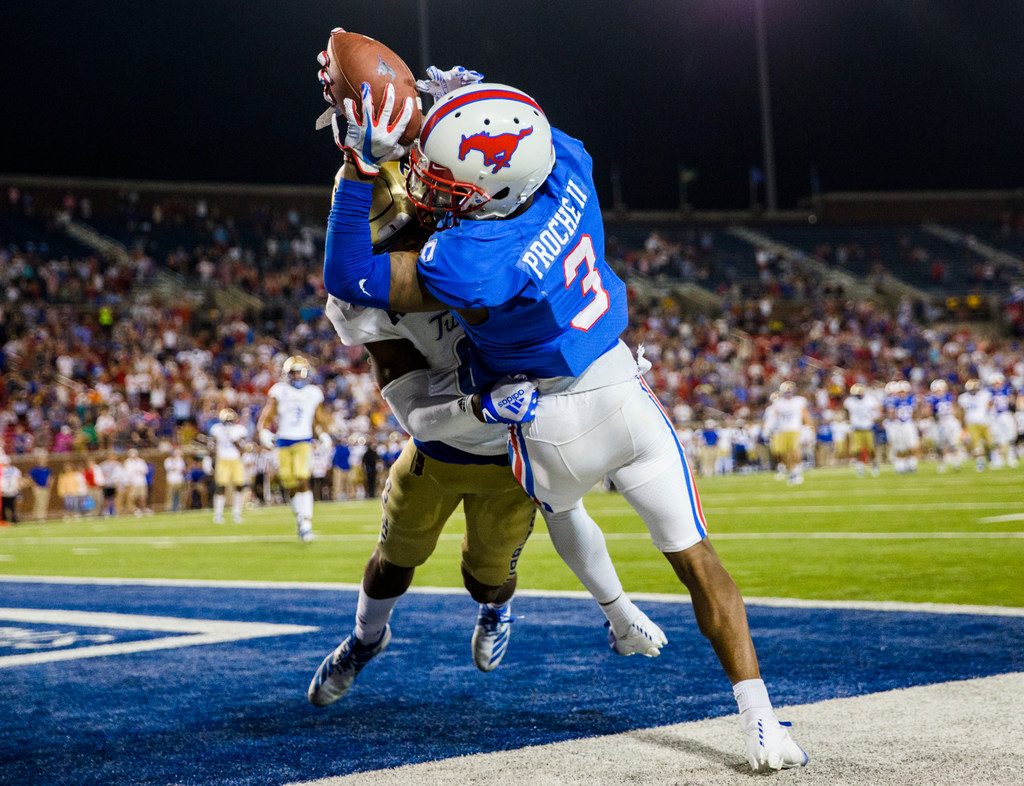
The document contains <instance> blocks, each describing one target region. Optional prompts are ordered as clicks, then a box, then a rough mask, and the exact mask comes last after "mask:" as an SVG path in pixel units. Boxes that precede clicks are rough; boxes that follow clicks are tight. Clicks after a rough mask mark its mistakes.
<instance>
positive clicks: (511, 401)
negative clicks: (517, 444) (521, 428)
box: [480, 376, 537, 423]
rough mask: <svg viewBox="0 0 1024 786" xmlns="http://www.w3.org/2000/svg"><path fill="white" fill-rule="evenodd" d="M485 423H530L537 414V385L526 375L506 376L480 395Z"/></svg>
mask: <svg viewBox="0 0 1024 786" xmlns="http://www.w3.org/2000/svg"><path fill="white" fill-rule="evenodd" d="M480 411H481V412H482V413H483V416H484V423H529V422H530V421H531V420H533V419H534V417H535V416H536V411H537V386H536V385H534V384H533V382H532V381H531V380H529V379H527V378H526V377H524V376H519V377H505V379H503V380H501V381H499V382H498V383H497V384H496V385H495V386H494V387H493V388H491V389H490V391H488V392H487V393H483V394H481V395H480Z"/></svg>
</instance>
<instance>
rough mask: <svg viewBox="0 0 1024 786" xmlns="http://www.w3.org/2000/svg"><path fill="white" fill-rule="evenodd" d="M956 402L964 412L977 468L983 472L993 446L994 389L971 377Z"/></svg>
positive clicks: (965, 425) (965, 424)
mask: <svg viewBox="0 0 1024 786" xmlns="http://www.w3.org/2000/svg"><path fill="white" fill-rule="evenodd" d="M956 403H957V406H959V407H960V411H961V412H963V418H964V428H966V429H967V438H968V439H969V440H970V441H971V453H972V454H973V455H974V461H975V469H977V470H978V472H983V471H984V469H985V457H986V455H987V453H988V451H989V449H990V448H991V447H992V426H991V424H992V421H991V413H990V409H991V407H992V391H991V390H989V389H988V388H983V387H982V386H981V383H980V382H979V381H978V380H977V379H969V380H967V382H966V383H965V384H964V392H963V393H961V394H960V395H959V396H957V399H956Z"/></svg>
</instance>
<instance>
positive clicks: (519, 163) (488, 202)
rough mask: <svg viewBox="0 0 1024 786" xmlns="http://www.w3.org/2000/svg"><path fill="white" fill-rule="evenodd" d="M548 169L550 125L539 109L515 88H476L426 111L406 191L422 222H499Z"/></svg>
mask: <svg viewBox="0 0 1024 786" xmlns="http://www.w3.org/2000/svg"><path fill="white" fill-rule="evenodd" d="M554 165H555V149H554V145H553V144H552V141H551V126H550V124H549V123H548V120H547V117H545V115H544V112H543V110H541V108H540V107H539V106H538V105H537V102H536V101H534V100H533V99H532V98H530V96H528V95H526V93H524V92H522V91H521V90H516V89H515V88H514V87H509V86H508V85H499V84H494V83H487V82H481V83H477V84H473V85H467V86H466V87H461V88H459V89H458V90H453V91H452V92H451V93H449V94H448V95H446V96H445V97H444V98H442V99H441V100H440V101H438V102H437V103H436V104H434V106H433V107H431V109H430V112H429V113H427V116H426V118H425V119H424V121H423V127H422V128H421V129H420V136H419V141H418V142H417V144H416V146H415V147H413V149H412V153H411V167H410V169H409V177H408V179H407V181H406V188H407V190H408V192H409V198H410V199H411V200H412V201H413V203H414V204H415V205H416V206H417V207H418V208H419V209H420V212H421V219H423V220H425V221H426V222H428V223H430V222H433V223H435V224H440V225H443V224H444V222H445V221H446V220H448V221H455V220H458V219H460V218H466V219H487V218H503V217H505V216H508V215H510V214H511V213H512V212H514V211H515V210H516V208H518V207H519V206H520V205H522V204H523V203H524V202H525V201H526V200H527V199H529V198H530V196H531V195H532V194H533V192H534V191H536V190H537V189H538V188H540V186H541V184H542V183H543V182H544V180H545V178H547V176H548V175H549V174H550V173H551V170H552V168H553V167H554Z"/></svg>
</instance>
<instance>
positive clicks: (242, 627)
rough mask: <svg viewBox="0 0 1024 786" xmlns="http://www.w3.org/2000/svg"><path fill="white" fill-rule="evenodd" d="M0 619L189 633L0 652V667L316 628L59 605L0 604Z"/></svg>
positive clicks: (24, 622)
mask: <svg viewBox="0 0 1024 786" xmlns="http://www.w3.org/2000/svg"><path fill="white" fill-rule="evenodd" d="M0 620H3V621H6V622H20V623H22V624H32V625H70V626H77V627H87V628H109V629H112V630H148V631H158V632H161V633H175V634H190V635H175V636H163V637H159V638H154V639H145V640H142V641H126V642H122V643H120V644H96V645H93V646H86V647H74V648H71V649H60V650H50V651H47V652H30V653H24V654H21V655H2V656H0V669H3V668H9V667H12V666H26V665H29V664H35V663H50V662H53V661H63V660H78V659H80V658H100V657H105V656H108V655H125V654H127V653H131V652H152V651H153V650H167V649H176V648H178V647H196V646H199V645H202V644H223V643H225V642H229V641H242V640H244V639H258V638H264V637H267V636H290V635H294V634H296V633H311V632H313V631H316V630H319V628H316V627H309V626H306V625H278V624H271V623H266V622H234V621H231V620H201V619H189V618H184V617H150V616H146V615H142V614H113V613H110V612H99V611H65V610H62V609H9V608H0Z"/></svg>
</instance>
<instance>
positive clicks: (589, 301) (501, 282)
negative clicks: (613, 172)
mask: <svg viewBox="0 0 1024 786" xmlns="http://www.w3.org/2000/svg"><path fill="white" fill-rule="evenodd" d="M552 134H553V138H554V146H555V160H556V163H555V168H554V170H552V172H551V174H550V175H549V176H548V178H547V180H545V181H544V184H543V185H542V186H541V187H540V188H539V189H538V190H537V191H536V193H535V194H534V197H533V203H532V204H531V205H530V207H529V208H528V209H527V210H526V211H524V212H523V213H522V214H521V215H518V216H516V217H515V218H509V219H499V220H487V221H466V220H464V221H462V222H461V223H459V224H458V225H456V226H454V227H451V228H450V229H446V230H444V231H443V232H437V233H435V234H434V235H433V236H432V237H431V238H430V240H429V241H427V244H426V245H425V246H424V247H423V250H422V251H421V252H420V258H419V270H420V276H421V277H422V279H423V281H424V283H425V284H426V286H427V288H428V289H429V290H430V291H431V292H432V293H433V294H434V295H435V296H436V297H437V298H438V299H439V300H441V301H442V302H444V303H446V304H448V305H450V306H454V307H456V308H480V307H484V308H487V309H488V313H489V315H490V316H489V318H488V319H487V320H486V321H485V322H483V323H482V324H480V325H471V324H468V323H467V322H466V321H465V320H463V319H461V318H460V322H462V324H463V327H465V330H466V333H467V335H468V336H469V337H470V340H471V343H472V351H473V361H474V367H475V368H476V371H477V373H478V374H479V375H480V378H479V379H477V380H476V381H477V382H478V383H487V382H491V381H494V380H496V379H499V378H501V377H503V376H505V375H507V374H515V373H523V374H528V375H530V376H533V377H554V376H577V375H579V374H580V373H582V372H583V371H584V369H586V368H587V366H589V365H590V364H591V363H592V362H593V361H594V360H596V359H597V358H598V357H600V356H601V355H602V354H604V353H605V352H606V351H607V350H608V349H610V348H611V347H613V346H614V345H615V343H616V342H617V341H618V337H619V334H620V333H622V331H623V330H624V329H625V328H626V325H627V322H628V315H627V303H626V287H625V285H624V284H623V283H622V281H621V280H620V279H619V277H618V276H616V275H615V273H613V272H612V269H611V268H610V267H609V266H608V263H607V262H606V261H605V258H604V224H603V223H602V220H601V209H600V206H599V205H598V201H597V192H596V189H595V188H594V181H593V176H592V167H593V163H592V161H591V159H590V156H589V154H588V153H587V152H586V150H584V149H583V145H582V144H581V143H580V142H578V141H577V140H575V139H572V138H571V137H568V136H566V135H565V134H563V133H561V132H560V131H557V130H552Z"/></svg>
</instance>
